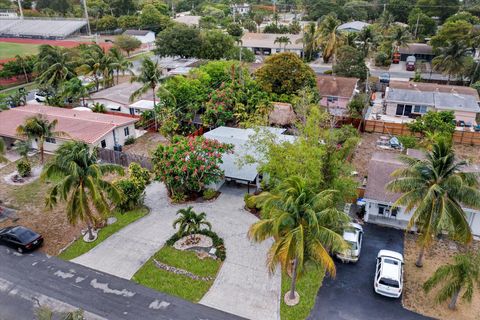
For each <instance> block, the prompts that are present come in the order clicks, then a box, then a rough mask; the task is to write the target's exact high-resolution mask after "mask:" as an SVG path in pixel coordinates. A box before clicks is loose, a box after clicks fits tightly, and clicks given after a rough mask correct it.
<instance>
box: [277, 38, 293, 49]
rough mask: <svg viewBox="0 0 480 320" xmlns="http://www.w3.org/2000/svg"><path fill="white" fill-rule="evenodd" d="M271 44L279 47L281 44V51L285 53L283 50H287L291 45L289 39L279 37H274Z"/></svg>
mask: <svg viewBox="0 0 480 320" xmlns="http://www.w3.org/2000/svg"><path fill="white" fill-rule="evenodd" d="M273 43H274V44H275V43H278V44H279V45H280V46H281V45H282V44H283V51H285V49H286V48H287V45H288V44H291V43H292V41H290V38H289V37H287V36H280V37H276V38H275V41H274V42H273Z"/></svg>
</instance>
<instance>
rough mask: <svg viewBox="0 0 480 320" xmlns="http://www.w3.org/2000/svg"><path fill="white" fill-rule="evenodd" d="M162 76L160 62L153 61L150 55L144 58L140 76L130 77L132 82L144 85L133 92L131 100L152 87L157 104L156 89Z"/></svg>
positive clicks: (154, 101)
mask: <svg viewBox="0 0 480 320" xmlns="http://www.w3.org/2000/svg"><path fill="white" fill-rule="evenodd" d="M161 77H162V70H161V69H160V66H159V65H158V62H153V61H152V60H150V58H148V57H147V58H145V59H143V61H142V66H141V68H140V74H139V75H138V76H132V78H131V79H130V82H140V83H141V84H142V86H141V87H140V88H138V89H137V90H135V91H134V92H133V93H132V95H131V96H130V102H133V100H135V99H136V98H138V97H139V96H140V95H142V94H144V93H145V92H147V91H148V90H150V89H152V94H153V105H154V106H155V105H156V104H157V103H156V89H157V86H158V84H159V83H160V81H161ZM155 119H156V116H155Z"/></svg>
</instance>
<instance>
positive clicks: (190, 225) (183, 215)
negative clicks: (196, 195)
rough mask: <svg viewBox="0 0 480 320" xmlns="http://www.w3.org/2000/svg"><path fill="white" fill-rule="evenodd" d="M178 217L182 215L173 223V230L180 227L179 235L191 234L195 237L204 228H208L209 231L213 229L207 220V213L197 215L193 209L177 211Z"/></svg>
mask: <svg viewBox="0 0 480 320" xmlns="http://www.w3.org/2000/svg"><path fill="white" fill-rule="evenodd" d="M177 215H180V217H179V218H177V219H176V220H175V221H174V222H173V228H174V229H175V228H176V227H177V225H178V226H179V227H178V232H177V233H178V235H183V234H189V235H190V236H191V237H194V235H195V233H197V232H198V231H200V229H201V228H202V226H206V227H207V228H208V229H209V230H211V229H212V225H211V224H210V222H208V221H207V220H206V218H207V215H206V213H205V212H201V213H196V212H195V211H194V210H193V208H192V207H188V208H186V209H180V210H178V211H177Z"/></svg>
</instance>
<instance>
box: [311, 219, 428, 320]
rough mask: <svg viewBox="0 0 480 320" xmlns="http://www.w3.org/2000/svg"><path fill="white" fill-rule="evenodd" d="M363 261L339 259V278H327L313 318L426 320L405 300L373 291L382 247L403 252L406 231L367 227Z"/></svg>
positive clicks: (312, 319)
mask: <svg viewBox="0 0 480 320" xmlns="http://www.w3.org/2000/svg"><path fill="white" fill-rule="evenodd" d="M364 231H365V233H364V238H363V246H362V252H361V255H360V260H359V261H358V263H357V264H348V263H347V264H343V263H341V262H339V261H336V266H337V276H336V279H331V278H326V279H324V281H323V284H322V287H321V288H320V290H319V292H318V294H317V299H316V301H315V306H314V308H313V310H312V313H311V314H310V316H309V318H308V319H309V320H330V319H331V320H333V319H335V320H373V319H382V320H426V319H430V318H428V317H424V316H422V315H419V314H416V313H414V312H411V311H408V310H406V309H404V308H403V307H402V302H401V299H392V298H387V297H383V296H381V295H379V294H376V293H375V292H374V290H373V278H374V273H375V263H376V257H377V254H378V251H379V250H380V249H388V250H394V251H398V252H401V253H403V231H401V230H396V229H392V228H384V227H380V226H376V225H365V226H364Z"/></svg>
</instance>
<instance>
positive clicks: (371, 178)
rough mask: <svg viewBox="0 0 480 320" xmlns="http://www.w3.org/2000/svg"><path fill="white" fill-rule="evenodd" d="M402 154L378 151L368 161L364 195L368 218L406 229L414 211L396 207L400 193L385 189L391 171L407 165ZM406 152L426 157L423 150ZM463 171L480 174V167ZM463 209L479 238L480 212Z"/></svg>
mask: <svg viewBox="0 0 480 320" xmlns="http://www.w3.org/2000/svg"><path fill="white" fill-rule="evenodd" d="M399 155H400V154H399V153H392V152H385V151H384V152H375V153H374V154H373V156H372V159H371V160H370V162H369V163H368V175H367V184H366V187H365V195H364V198H363V202H364V203H365V217H364V219H365V221H368V222H371V223H377V224H381V225H388V226H393V227H397V228H401V229H405V228H406V226H407V224H408V221H409V220H410V218H411V217H412V214H413V211H410V212H407V211H406V210H405V208H403V207H398V208H393V204H394V203H395V201H396V200H397V199H398V198H399V197H400V194H398V193H393V192H390V191H388V190H387V189H386V185H387V184H388V183H389V182H390V181H392V179H393V178H392V176H391V175H392V173H393V172H394V171H395V170H397V169H400V168H402V167H405V164H404V163H403V162H401V161H400V160H399ZM407 155H409V156H411V157H414V158H418V159H422V158H423V157H425V154H424V153H423V152H421V151H419V150H413V149H408V150H407ZM464 171H465V172H478V173H480V167H479V166H474V165H472V166H468V167H465V168H464ZM463 210H464V211H465V213H466V215H467V221H468V224H469V225H470V228H471V229H472V233H473V235H474V236H476V237H480V211H478V210H474V209H470V208H466V207H464V208H463Z"/></svg>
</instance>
